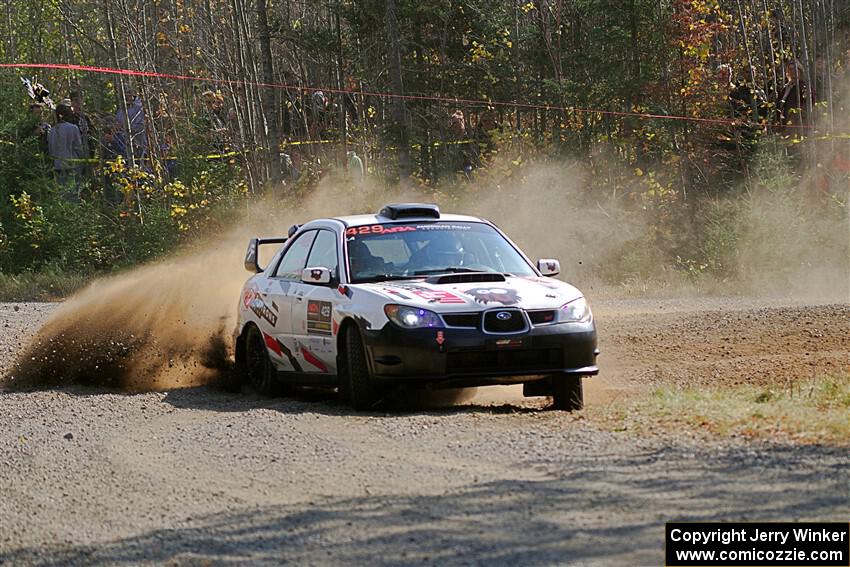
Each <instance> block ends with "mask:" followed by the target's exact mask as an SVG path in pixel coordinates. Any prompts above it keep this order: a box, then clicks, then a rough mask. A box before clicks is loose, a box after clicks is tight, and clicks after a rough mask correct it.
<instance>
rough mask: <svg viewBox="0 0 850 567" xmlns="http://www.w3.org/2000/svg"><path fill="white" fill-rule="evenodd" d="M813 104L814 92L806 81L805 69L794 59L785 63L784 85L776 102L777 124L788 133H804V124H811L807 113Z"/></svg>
mask: <svg viewBox="0 0 850 567" xmlns="http://www.w3.org/2000/svg"><path fill="white" fill-rule="evenodd" d="M814 104H815V94H814V92H813V91H812V89H811V87H809V85H808V83H806V77H805V70H804V69H803V65H801V64H800V62H799V61H797V60H796V59H794V60H793V61H789V62H788V63H786V64H785V86H784V87H783V88H782V92H781V93H780V95H779V100H778V101H777V103H776V108H777V111H778V112H779V117H778V119H779V124H780V127H781V129H782V131H784V132H786V133H787V134H789V135H803V134H805V128H804V127H805V126H808V125H810V124H811V118H812V117H811V116H810V115H809V113H810V111H811V107H812V106H813V105H814Z"/></svg>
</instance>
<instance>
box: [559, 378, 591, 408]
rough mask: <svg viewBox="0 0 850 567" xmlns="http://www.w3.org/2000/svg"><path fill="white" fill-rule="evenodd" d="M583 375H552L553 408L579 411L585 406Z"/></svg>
mask: <svg viewBox="0 0 850 567" xmlns="http://www.w3.org/2000/svg"><path fill="white" fill-rule="evenodd" d="M581 378H582V377H581V376H572V375H568V376H553V377H552V409H556V410H565V411H578V410H580V409H582V408H583V407H584V390H583V389H582V385H581Z"/></svg>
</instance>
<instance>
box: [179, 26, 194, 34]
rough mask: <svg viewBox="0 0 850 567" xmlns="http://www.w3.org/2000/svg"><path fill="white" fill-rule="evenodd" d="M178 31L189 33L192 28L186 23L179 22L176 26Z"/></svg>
mask: <svg viewBox="0 0 850 567" xmlns="http://www.w3.org/2000/svg"><path fill="white" fill-rule="evenodd" d="M177 29H178V31H179V32H180V33H189V32H191V31H192V28H190V27H189V26H187V25H186V24H180V27H179V28H177Z"/></svg>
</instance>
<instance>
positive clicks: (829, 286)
mask: <svg viewBox="0 0 850 567" xmlns="http://www.w3.org/2000/svg"><path fill="white" fill-rule="evenodd" d="M582 175H583V174H582V172H581V169H580V168H579V167H578V166H574V167H565V166H558V167H556V166H551V167H542V168H540V169H538V170H536V171H535V172H533V173H532V174H531V175H529V176H528V178H527V179H526V180H525V181H524V182H523V183H521V184H519V185H516V186H507V185H506V186H496V187H481V186H472V187H471V188H470V190H469V191H468V193H467V194H466V195H465V196H463V197H461V198H458V197H457V196H452V195H445V194H440V193H436V194H430V193H423V192H422V191H418V190H417V191H414V190H410V191H407V192H402V191H398V190H395V191H388V190H386V189H383V188H375V187H373V188H368V189H367V188H362V187H361V188H358V189H356V190H355V189H353V188H352V187H350V186H346V185H345V184H335V183H334V182H333V181H328V182H326V183H324V184H322V185H321V186H320V187H319V188H318V189H317V190H316V191H314V192H313V193H312V194H310V195H309V196H308V197H306V198H304V199H302V200H301V201H298V202H293V201H284V202H273V201H272V200H265V201H263V202H259V203H255V204H254V205H252V206H251V207H250V208H249V210H248V211H247V212H246V213H245V214H244V216H243V218H242V220H241V221H240V222H238V223H236V224H235V226H233V227H232V229H231V230H230V231H229V232H228V233H226V234H224V235H217V236H216V237H215V238H210V239H208V240H207V241H205V242H203V243H200V244H196V245H195V246H194V247H192V248H191V249H190V250H184V251H182V252H181V253H179V254H177V255H175V256H172V257H170V258H167V259H164V260H162V261H160V262H157V263H153V264H149V265H145V266H142V267H139V268H136V269H133V270H130V271H127V272H125V273H121V274H118V275H115V276H110V277H106V278H102V279H99V280H97V281H95V282H94V283H93V284H91V285H90V286H89V287H87V288H86V289H84V290H82V291H81V292H79V293H77V294H75V295H74V296H72V297H71V298H70V299H68V300H67V301H65V302H64V303H63V304H62V305H61V307H60V308H59V309H57V310H56V312H55V313H54V315H53V316H52V317H51V318H50V319H49V320H48V321H47V323H46V324H45V325H44V327H43V328H42V329H41V330H40V331H39V333H38V334H37V336H36V337H35V338H34V339H33V341H32V342H31V343H30V344H29V346H28V347H27V348H25V349H22V350H21V354H20V355H19V356H18V358H17V360H16V363H15V365H14V367H13V368H12V369H11V370H10V371H9V372H8V373H7V375H6V376H5V378H4V384H5V386H6V387H9V388H13V389H15V388H27V387H45V386H47V387H50V386H58V385H65V384H85V385H97V386H102V387H109V388H115V389H121V390H128V391H150V390H166V389H171V388H178V387H186V386H192V385H198V384H204V383H208V382H210V381H213V380H216V379H220V378H222V376H224V375H226V374H227V373H228V372H229V370H230V369H231V365H232V362H231V358H232V357H231V353H232V346H231V340H232V339H231V336H230V334H231V332H232V329H233V324H234V317H235V311H236V302H237V300H238V295H239V290H240V287H241V285H242V283H243V282H244V280H245V278H246V274H245V272H244V271H243V269H242V259H243V257H244V251H245V246H246V243H247V241H248V239H249V238H250V237H251V236H256V235H262V236H269V235H283V234H286V232H287V229H288V227H289V226H291V225H292V224H295V223H302V222H306V221H307V220H310V219H312V218H316V217H322V216H328V215H344V214H354V213H361V212H366V211H375V210H378V209H379V208H380V206H381V205H383V204H384V203H387V202H403V201H435V202H438V203H439V204H441V206H442V207H443V208H444V210H446V211H447V212H461V213H467V214H474V215H480V216H483V217H485V218H490V219H492V220H494V221H495V222H496V223H497V224H499V225H500V226H501V227H502V228H503V229H504V230H505V231H506V232H508V233H509V234H512V235H516V238H517V240H518V242H517V243H518V244H519V245H520V247H522V248H524V249H526V250H527V251H528V252H529V253H530V254H532V255H534V256H539V257H557V258H560V259H561V262H562V266H563V270H564V273H565V277H566V278H567V279H568V280H569V281H571V282H573V283H576V284H577V285H580V286H582V287H583V288H585V289H587V290H588V291H589V293H588V295H589V296H590V297H591V300H592V299H593V295H594V292H593V291H592V290H594V288H595V287H596V288H597V289H598V288H599V287H600V286H599V283H600V280H599V272H600V271H603V270H604V269H605V262H606V259H608V258H612V257H614V256H616V255H617V254H618V253H621V252H622V250H623V248H624V247H625V246H627V245H629V244H630V243H632V242H634V241H636V240H637V241H640V239H641V238H644V237H645V235H646V233H647V231H649V230H650V228H649V227H647V226H646V225H645V223H644V222H643V221H642V219H641V217H640V216H639V215H638V214H636V213H635V211H632V210H630V209H627V208H624V207H621V206H620V205H619V204H618V203H617V202H616V201H614V200H607V201H605V202H600V201H598V200H588V199H587V198H586V197H583V196H582V195H580V190H579V187H580V186H581V183H580V180H581V178H582ZM760 206H762V205H761V204H760V203H759V202H753V203H752V204H751V207H753V211H754V213H755V212H757V211H756V208H758V207H760ZM783 211H784V209H782V208H781V207H777V206H773V207H772V215H768V216H767V219H768V222H769V223H770V224H769V226H767V227H766V228H763V229H762V230H761V231H759V230H757V229H758V228H759V226H758V225H757V223H755V221H754V219H755V218H756V217H757V215H755V214H754V213H753V214H749V215H744V216H743V218H742V220H741V222H744V223H746V224H747V227H748V232H747V233H746V234H757V235H759V238H761V239H762V240H764V234H765V232H769V231H771V230H774V231H775V230H776V228H777V227H778V226H781V225H782V223H783V218H782V217H781V215H782V214H783ZM784 212H786V213H788V214H790V211H784ZM842 222H843V221H842ZM836 223H837V224H841V223H840V222H838V221H836ZM834 224H835V223H834ZM797 232H798V233H801V234H803V233H806V232H805V231H803V230H802V229H798V231H797ZM824 234H831V235H832V239H831V240H829V239H827V240H825V239H824V237H823V235H824ZM841 234H842V233H841V231H840V230H835V227H834V226H832V225H827V226H826V227H824V228H823V229H822V230H819V231H815V233H814V235H813V236H811V237H810V238H809V239H808V240H807V239H804V238H798V239H797V240H796V241H795V242H794V243H793V246H789V247H788V248H787V250H786V254H785V255H784V256H782V257H781V258H775V257H773V256H771V257H770V258H768V259H767V260H764V258H762V257H761V256H759V249H758V248H757V247H755V246H751V247H749V248H747V249H746V254H747V259H746V261H747V270H748V273H751V274H753V275H754V278H755V279H756V280H757V283H758V285H759V287H760V288H762V289H765V288H764V285H765V283H766V282H767V281H772V282H773V284H774V285H775V286H777V287H781V286H783V285H786V284H785V283H784V282H791V283H794V282H797V283H799V282H800V281H801V280H803V279H804V277H803V276H804V275H805V274H810V273H812V272H815V273H817V275H818V278H816V281H817V282H819V285H820V288H821V291H824V289H823V288H826V290H827V291H828V292H829V295H831V296H834V297H847V295H848V294H847V293H846V292H845V291H844V290H845V289H846V287H847V285H848V281H847V277H846V274H847V273H848V270H847V268H846V262H847V259H846V254H845V252H846V248H847V244H846V242H843V241H842V239H841V238H840V237H839V235H841ZM815 249H818V250H820V252H821V254H822V255H823V254H827V255H828V256H830V259H831V260H832V261H822V262H819V263H818V265H817V267H816V269H813V268H812V262H811V258H812V257H814V256H813V255H814V250H815ZM842 254H844V255H842ZM762 256H763V255H762ZM821 257H822V256H821ZM760 261H761V262H762V263H761V264H760V263H759V262H760ZM765 262H767V264H765ZM771 263H772V264H771ZM775 265H778V266H779V267H780V268H781V270H782V271H783V273H782V276H783V277H782V278H778V279H777V278H772V279H771V277H770V274H771V273H772V272H771V269H773V268H775ZM760 267H761V268H763V269H759V268H760ZM739 285H740V286H742V287H744V288H746V287H747V286H748V284H747V283H746V282H742V283H740V284H739ZM791 289H793V288H785V289H784V291H785V292H786V293H787V292H788V291H790V290H791ZM810 291H811V290H810ZM603 364H604V362H603Z"/></svg>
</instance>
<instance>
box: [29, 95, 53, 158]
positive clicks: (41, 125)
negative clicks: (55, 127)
mask: <svg viewBox="0 0 850 567" xmlns="http://www.w3.org/2000/svg"><path fill="white" fill-rule="evenodd" d="M29 111H30V122H28V123H27V127H26V130H27V131H26V132H25V133H24V134H25V135H26V136H33V137H35V138H38V147H39V150H41V152H42V153H44V154H47V153H48V151H47V135H48V134H49V133H50V124H48V123H47V122H45V121H44V105H43V104H42V103H40V102H34V103H32V104H31V105H30V108H29Z"/></svg>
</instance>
